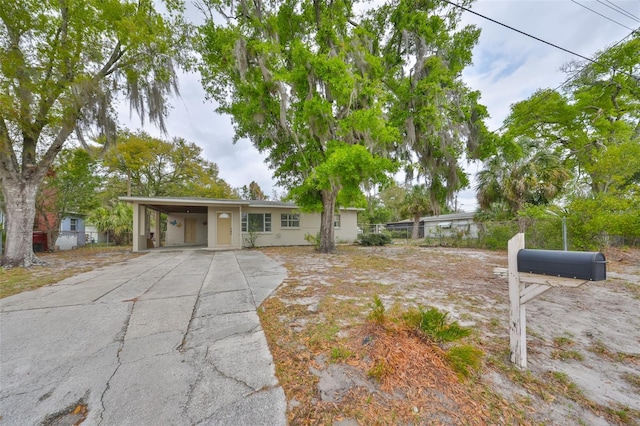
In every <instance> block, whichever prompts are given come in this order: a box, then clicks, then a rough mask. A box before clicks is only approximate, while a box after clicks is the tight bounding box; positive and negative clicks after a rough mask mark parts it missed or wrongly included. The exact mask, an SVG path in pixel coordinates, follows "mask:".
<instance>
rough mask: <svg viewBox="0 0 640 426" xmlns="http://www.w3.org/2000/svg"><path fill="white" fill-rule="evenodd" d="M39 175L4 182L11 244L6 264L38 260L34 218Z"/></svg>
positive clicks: (8, 232) (6, 250)
mask: <svg viewBox="0 0 640 426" xmlns="http://www.w3.org/2000/svg"><path fill="white" fill-rule="evenodd" d="M39 183H40V182H39V181H38V180H37V179H31V180H26V181H25V180H23V181H22V182H19V183H17V184H16V183H15V182H4V183H3V188H2V191H3V193H4V199H5V209H6V214H7V244H6V246H5V253H4V256H3V257H2V260H1V261H0V264H2V265H11V266H31V265H33V264H34V263H38V259H37V258H36V257H35V255H34V254H33V237H32V235H33V221H34V219H35V215H36V194H37V192H38V185H39Z"/></svg>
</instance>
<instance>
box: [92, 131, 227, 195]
mask: <svg viewBox="0 0 640 426" xmlns="http://www.w3.org/2000/svg"><path fill="white" fill-rule="evenodd" d="M201 153H202V148H200V147H198V146H197V145H195V144H194V143H192V142H187V141H185V140H184V139H181V138H173V139H172V140H171V141H164V140H161V139H158V138H154V137H151V136H149V135H148V134H146V133H144V132H137V133H130V132H124V133H121V134H120V135H119V137H118V143H117V145H115V146H113V147H111V148H110V149H109V150H108V151H107V152H106V153H105V155H104V158H103V165H104V166H105V168H106V170H107V184H106V188H105V189H106V191H105V192H106V195H107V197H106V198H107V199H113V198H115V197H117V196H118V195H124V194H130V195H133V196H146V197H160V196H174V197H176V196H179V197H186V196H192V197H207V198H237V195H236V194H235V193H234V191H233V189H232V188H231V187H230V186H229V185H228V184H227V183H226V182H225V181H224V180H223V179H221V178H219V176H218V166H217V165H216V164H215V163H211V162H209V161H207V160H205V159H203V158H202V157H201Z"/></svg>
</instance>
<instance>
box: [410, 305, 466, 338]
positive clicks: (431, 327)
mask: <svg viewBox="0 0 640 426" xmlns="http://www.w3.org/2000/svg"><path fill="white" fill-rule="evenodd" d="M448 315H449V313H448V312H442V311H440V310H438V309H437V308H431V309H428V310H425V309H422V308H420V309H410V310H409V311H407V312H406V313H405V314H404V315H403V317H402V319H403V320H404V321H405V323H406V324H407V326H409V327H411V328H417V329H418V330H420V331H421V332H422V333H424V334H425V336H427V337H428V338H430V339H431V340H433V341H434V342H436V343H446V342H453V341H455V340H460V339H462V338H463V337H467V336H468V335H470V334H471V330H470V329H468V328H465V327H462V326H461V325H460V324H458V322H457V321H453V322H449V321H448V320H447V316H448Z"/></svg>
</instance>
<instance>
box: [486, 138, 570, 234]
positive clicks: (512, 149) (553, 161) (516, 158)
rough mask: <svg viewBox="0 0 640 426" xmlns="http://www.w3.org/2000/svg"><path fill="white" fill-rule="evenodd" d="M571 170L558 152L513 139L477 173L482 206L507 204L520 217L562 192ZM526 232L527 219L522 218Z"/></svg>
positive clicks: (513, 213) (526, 141)
mask: <svg viewBox="0 0 640 426" xmlns="http://www.w3.org/2000/svg"><path fill="white" fill-rule="evenodd" d="M569 178H570V173H569V171H568V170H567V168H566V167H565V165H564V164H563V163H562V161H561V159H560V157H559V156H558V154H557V153H555V152H553V151H551V150H550V149H549V148H545V147H539V146H538V145H537V144H536V143H535V142H533V141H531V140H528V139H521V140H520V141H519V143H516V142H515V141H511V142H510V143H505V144H504V146H502V147H500V148H499V149H498V153H497V154H495V155H494V156H492V157H491V158H490V159H489V160H488V161H486V162H485V167H484V169H483V170H481V171H480V172H479V173H478V175H477V180H478V184H477V186H476V190H477V198H478V202H479V204H480V208H481V209H483V210H490V209H491V205H492V204H496V203H498V204H502V203H504V204H506V205H507V206H508V207H509V210H510V212H511V216H512V217H514V216H516V215H517V214H518V213H519V212H520V211H521V210H522V209H523V208H524V207H525V205H527V204H530V205H546V204H549V203H550V202H552V201H553V200H554V199H555V198H556V197H557V196H559V195H560V194H561V193H562V190H563V189H564V187H565V185H566V183H567V181H568V180H569ZM520 219H521V220H520V229H521V231H524V220H522V218H520Z"/></svg>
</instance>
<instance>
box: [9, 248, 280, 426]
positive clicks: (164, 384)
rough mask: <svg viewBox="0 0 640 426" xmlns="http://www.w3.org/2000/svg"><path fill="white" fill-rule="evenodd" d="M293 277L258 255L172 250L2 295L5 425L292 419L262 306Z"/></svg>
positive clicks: (247, 422) (232, 422)
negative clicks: (79, 410) (80, 414)
mask: <svg viewBox="0 0 640 426" xmlns="http://www.w3.org/2000/svg"><path fill="white" fill-rule="evenodd" d="M285 277H286V271H285V270H284V269H283V268H282V267H280V266H279V265H278V264H276V263H275V262H274V261H272V260H271V259H269V258H268V257H267V256H265V255H264V254H262V253H261V252H258V251H237V252H231V251H230V252H210V251H205V250H196V251H181V252H166V251H165V252H153V253H149V254H147V255H144V256H142V257H139V258H136V259H133V260H131V261H128V262H126V263H123V264H119V265H113V266H109V267H106V268H102V269H99V270H96V271H92V272H88V273H84V274H81V275H77V276H74V277H71V278H69V279H66V280H64V281H61V282H60V283H58V284H55V285H52V286H47V287H43V288H40V289H38V290H35V291H30V292H26V293H21V294H18V295H15V296H12V297H8V298H5V299H2V300H0V416H2V417H1V419H0V423H1V424H3V425H35V424H40V423H41V422H45V423H50V424H51V423H55V422H54V419H55V418H59V417H60V414H61V413H63V412H65V411H68V410H69V409H73V407H75V406H77V405H78V404H86V405H87V407H88V414H87V419H86V420H85V422H84V423H83V424H85V425H101V424H102V425H136V426H139V425H195V424H204V425H209V424H210V425H284V424H286V416H285V411H286V401H285V396H284V392H283V391H282V388H281V387H280V385H279V384H278V381H277V379H276V377H275V372H274V365H273V360H272V357H271V353H270V352H269V348H268V346H267V342H266V339H265V336H264V332H263V331H262V328H261V327H260V322H259V320H258V316H257V313H256V307H257V306H259V305H260V303H262V301H263V300H264V299H265V298H266V297H267V296H268V295H269V294H270V293H271V292H272V291H273V290H274V289H275V288H276V287H277V286H278V285H279V284H280V283H281V282H282V280H283V279H284V278H285ZM64 420H66V421H70V420H73V417H72V416H64ZM67 424H72V422H71V423H67Z"/></svg>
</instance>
